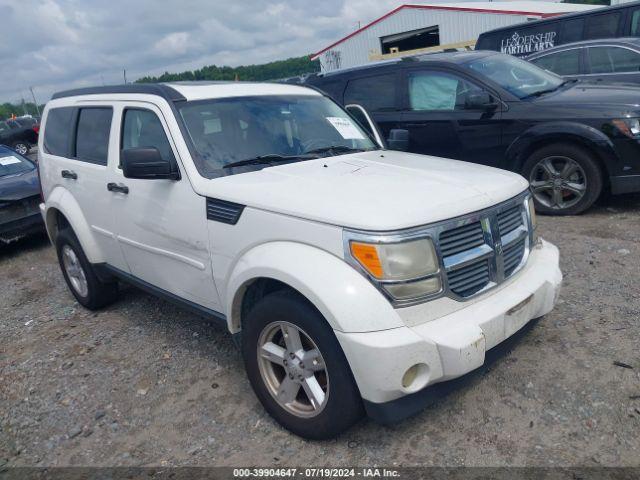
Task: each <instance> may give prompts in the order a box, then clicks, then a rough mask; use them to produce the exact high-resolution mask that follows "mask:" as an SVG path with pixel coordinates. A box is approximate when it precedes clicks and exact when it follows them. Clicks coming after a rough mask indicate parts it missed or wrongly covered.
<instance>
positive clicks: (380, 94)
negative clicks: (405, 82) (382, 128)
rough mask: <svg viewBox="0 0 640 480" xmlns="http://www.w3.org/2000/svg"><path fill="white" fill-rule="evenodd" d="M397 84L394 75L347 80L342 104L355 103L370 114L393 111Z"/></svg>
mask: <svg viewBox="0 0 640 480" xmlns="http://www.w3.org/2000/svg"><path fill="white" fill-rule="evenodd" d="M397 83H398V82H396V75H395V74H394V73H389V74H384V75H375V76H372V77H364V78H356V79H354V80H349V83H348V84H347V89H346V90H345V92H344V103H345V105H348V104H351V103H356V104H358V105H362V106H363V107H364V108H366V109H367V110H369V111H371V112H376V111H384V110H395V109H396V85H397Z"/></svg>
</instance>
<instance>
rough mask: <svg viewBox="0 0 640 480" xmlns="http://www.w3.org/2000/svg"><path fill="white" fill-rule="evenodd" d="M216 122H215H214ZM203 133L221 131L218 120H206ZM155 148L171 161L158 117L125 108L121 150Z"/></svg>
mask: <svg viewBox="0 0 640 480" xmlns="http://www.w3.org/2000/svg"><path fill="white" fill-rule="evenodd" d="M216 120H217V122H216ZM203 129H204V133H205V134H206V133H217V132H219V131H221V127H220V120H219V119H208V120H207V121H205V123H204V125H203ZM137 147H155V148H157V149H158V151H159V152H160V155H161V156H162V158H163V159H164V160H173V159H174V156H173V151H172V150H171V145H169V140H168V139H167V135H166V134H165V133H164V128H163V127H162V123H161V122H160V119H159V118H158V116H157V115H156V114H155V113H153V112H151V111H149V110H143V109H137V108H127V109H126V110H125V111H124V120H123V126H122V149H123V150H127V149H129V148H137Z"/></svg>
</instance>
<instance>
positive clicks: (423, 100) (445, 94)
mask: <svg viewBox="0 0 640 480" xmlns="http://www.w3.org/2000/svg"><path fill="white" fill-rule="evenodd" d="M407 81H408V86H407V87H408V88H407V92H408V94H409V108H410V109H411V110H420V111H424V110H464V107H465V100H466V98H467V95H468V94H469V93H470V92H481V91H482V89H481V88H479V87H476V86H475V85H472V84H471V83H469V82H467V81H465V80H463V79H461V78H459V77H457V76H455V75H450V74H448V73H443V72H427V71H421V72H410V73H409V74H408V75H407Z"/></svg>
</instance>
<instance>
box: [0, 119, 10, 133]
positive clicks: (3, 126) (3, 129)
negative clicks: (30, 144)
mask: <svg viewBox="0 0 640 480" xmlns="http://www.w3.org/2000/svg"><path fill="white" fill-rule="evenodd" d="M9 130H10V128H9V125H7V122H0V133H9Z"/></svg>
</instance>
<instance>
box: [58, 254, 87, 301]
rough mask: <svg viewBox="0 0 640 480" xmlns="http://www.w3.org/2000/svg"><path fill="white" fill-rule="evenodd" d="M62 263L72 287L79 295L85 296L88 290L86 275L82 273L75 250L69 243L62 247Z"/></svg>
mask: <svg viewBox="0 0 640 480" xmlns="http://www.w3.org/2000/svg"><path fill="white" fill-rule="evenodd" d="M62 264H63V265H64V270H65V272H66V273H67V277H68V278H69V282H71V286H72V287H73V289H74V290H75V291H76V293H77V294H78V295H80V296H81V297H86V296H87V293H88V292H89V284H88V283H87V276H86V275H85V273H84V269H83V268H82V265H81V264H80V260H79V259H78V256H77V255H76V252H74V251H73V249H72V248H71V247H70V246H69V245H65V246H64V247H62Z"/></svg>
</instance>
